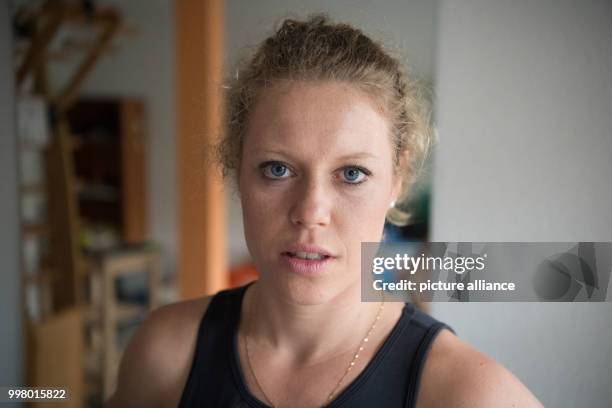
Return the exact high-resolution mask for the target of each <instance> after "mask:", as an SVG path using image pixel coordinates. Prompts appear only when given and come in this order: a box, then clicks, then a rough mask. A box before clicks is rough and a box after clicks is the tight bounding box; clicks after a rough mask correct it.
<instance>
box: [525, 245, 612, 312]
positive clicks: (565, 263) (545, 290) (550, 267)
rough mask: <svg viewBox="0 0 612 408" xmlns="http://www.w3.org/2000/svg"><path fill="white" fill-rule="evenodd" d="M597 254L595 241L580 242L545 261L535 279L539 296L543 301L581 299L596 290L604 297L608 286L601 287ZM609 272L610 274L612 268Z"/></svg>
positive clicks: (585, 299)
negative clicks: (594, 245)
mask: <svg viewBox="0 0 612 408" xmlns="http://www.w3.org/2000/svg"><path fill="white" fill-rule="evenodd" d="M595 254H596V251H595V250H594V247H593V243H592V242H581V243H579V244H577V245H576V246H575V247H573V248H572V249H571V250H569V251H567V252H564V253H560V254H557V255H555V256H552V257H550V258H548V259H546V260H544V261H542V262H541V263H540V265H539V266H538V268H537V270H536V272H535V275H534V279H533V287H534V289H535V292H536V294H537V296H538V298H539V299H540V300H542V301H555V302H580V301H588V300H591V299H593V297H594V295H595V293H596V292H597V293H598V296H600V297H603V298H604V299H605V297H606V292H607V288H605V287H600V286H601V284H600V278H601V277H600V276H599V275H598V273H597V272H598V271H597V267H596V265H597V263H596V260H597V259H596V255H595ZM607 273H608V277H609V274H610V271H607ZM602 291H603V292H602Z"/></svg>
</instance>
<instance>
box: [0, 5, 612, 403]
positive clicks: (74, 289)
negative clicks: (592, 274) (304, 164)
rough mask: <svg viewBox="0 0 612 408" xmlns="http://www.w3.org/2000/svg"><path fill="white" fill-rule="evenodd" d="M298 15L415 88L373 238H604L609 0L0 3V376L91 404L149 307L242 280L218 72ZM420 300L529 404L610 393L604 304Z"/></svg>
mask: <svg viewBox="0 0 612 408" xmlns="http://www.w3.org/2000/svg"><path fill="white" fill-rule="evenodd" d="M312 12H327V13H328V14H329V15H330V16H331V17H332V18H333V19H334V20H336V21H347V22H350V23H353V24H354V25H356V26H357V27H360V28H362V29H363V30H364V31H366V32H367V33H368V34H369V35H371V36H372V37H373V38H376V39H379V40H381V41H382V42H383V43H384V44H385V45H387V46H388V47H389V48H390V49H391V50H394V51H395V54H396V55H398V56H399V57H400V58H401V59H402V60H403V61H404V62H405V63H406V64H407V67H408V68H409V70H410V71H411V72H412V73H413V75H414V76H415V77H416V78H418V79H419V80H420V82H421V83H422V85H423V89H424V90H425V92H426V95H428V96H429V99H430V102H431V103H432V104H433V110H434V118H435V123H436V127H437V129H438V133H439V144H438V147H437V149H436V151H435V154H434V156H433V157H432V158H431V160H430V161H429V162H428V165H427V166H426V168H425V171H424V172H423V175H422V177H421V179H420V180H419V181H418V183H417V187H416V188H415V190H414V194H413V198H412V201H411V202H410V203H408V206H409V208H410V209H411V210H412V211H413V213H414V214H415V217H414V221H413V223H412V224H411V225H410V226H408V227H406V228H402V229H397V228H395V229H394V228H391V227H390V226H389V228H388V230H387V235H386V236H387V237H388V239H392V240H431V241H455V242H456V241H475V242H485V241H487V242H490V241H502V242H504V241H521V242H532V241H544V242H566V241H568V242H569V241H612V161H611V160H612V130H611V129H612V115H610V113H611V112H612V52H610V44H612V24H610V22H612V3H611V2H609V1H607V0H588V1H576V0H574V1H572V0H560V1H558V0H540V1H537V2H529V1H517V2H504V1H491V0H466V1H462V2H455V1H450V0H448V1H447V0H439V1H433V0H409V1H399V0H383V1H378V2H373V1H366V0H351V1H349V0H336V1H323V0H309V1H306V2H305V1H298V0H285V1H280V0H258V1H247V0H206V1H201V0H126V1H119V0H95V1H94V0H0V28H1V32H0V146H1V147H0V180H1V183H0V197H1V201H0V226H1V228H0V259H1V262H2V265H1V267H0V268H1V272H0V321H1V322H2V325H0V387H2V386H5V387H8V386H45V387H49V386H57V387H66V388H68V389H69V392H70V395H71V398H70V400H69V401H66V403H65V405H64V406H75V407H76V406H78V407H81V406H83V407H98V406H101V405H102V402H103V400H104V399H105V398H107V397H108V396H109V395H110V394H111V393H112V392H113V390H114V387H115V381H116V376H117V369H118V363H119V361H120V359H121V355H122V351H123V349H124V347H125V345H126V344H127V342H128V341H129V339H130V337H131V336H132V334H133V333H134V331H135V330H136V329H137V328H138V326H139V324H140V323H141V322H142V321H143V319H144V318H145V316H146V314H147V313H148V311H150V310H152V309H154V308H157V307H159V306H161V305H163V304H167V303H171V302H175V301H179V300H184V299H191V298H195V297H201V296H204V295H209V294H214V293H216V292H217V291H219V290H221V289H224V288H228V287H233V286H238V285H242V284H244V283H246V282H248V281H250V280H253V279H256V278H257V272H256V271H255V269H254V267H253V266H252V265H251V262H250V259H249V254H248V251H247V249H246V244H245V241H244V237H243V229H242V215H241V210H240V205H239V199H238V197H237V194H236V193H235V191H234V190H233V186H232V185H231V183H227V182H223V181H222V180H221V178H220V177H219V172H218V170H217V169H216V168H215V166H214V163H213V162H212V160H211V152H210V146H211V145H212V144H214V142H215V141H216V140H217V137H218V136H219V134H220V133H221V132H222V131H223V120H222V117H223V92H222V91H223V84H224V78H225V77H227V76H229V75H233V72H234V71H233V69H234V67H235V65H236V63H237V62H238V61H239V60H240V59H241V58H242V57H245V56H248V55H249V53H250V52H251V51H252V50H253V49H254V47H255V46H256V45H257V44H258V42H259V41H260V40H262V39H263V38H264V37H265V36H266V35H267V34H269V33H270V31H271V30H272V29H273V27H275V25H276V24H277V23H278V22H280V21H281V20H282V19H283V18H286V17H305V16H306V15H308V14H309V13H312ZM423 307H425V308H426V309H427V310H428V311H429V312H430V313H432V314H433V315H434V316H435V317H437V318H438V319H440V320H443V321H445V322H447V323H448V324H449V325H450V326H451V327H453V328H454V329H455V330H456V332H457V334H458V335H459V336H461V337H462V338H464V340H466V341H468V342H469V343H471V344H473V345H474V346H475V347H476V348H478V349H480V350H482V351H483V352H485V353H487V354H489V355H491V356H492V357H494V358H495V359H497V360H498V361H499V362H500V363H502V364H503V365H505V366H506V367H508V368H509V369H510V370H511V371H512V372H513V373H514V374H515V375H516V376H517V377H519V378H520V379H521V380H522V381H523V382H524V383H525V384H526V385H527V386H528V387H529V388H530V389H531V390H532V391H533V393H534V394H535V395H536V396H537V397H538V398H539V399H540V400H541V401H542V402H543V404H544V405H545V406H554V407H576V406H588V407H609V406H612V387H610V378H612V307H611V305H610V304H609V303H595V304H586V303H585V304H577V303H552V304H543V303H489V304H484V303H480V304H458V303H448V304H432V305H424V306H423ZM58 406H59V405H58Z"/></svg>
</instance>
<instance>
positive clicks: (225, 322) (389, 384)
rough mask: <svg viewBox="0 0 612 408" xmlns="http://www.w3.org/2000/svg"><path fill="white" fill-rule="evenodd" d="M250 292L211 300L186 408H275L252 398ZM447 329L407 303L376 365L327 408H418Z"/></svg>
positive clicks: (231, 292)
mask: <svg viewBox="0 0 612 408" xmlns="http://www.w3.org/2000/svg"><path fill="white" fill-rule="evenodd" d="M247 287H248V285H245V286H242V287H239V288H235V289H229V290H224V291H221V292H219V293H217V294H216V295H215V296H214V297H213V298H212V299H211V301H210V304H209V306H208V309H207V310H206V313H205V314H204V316H203V318H202V321H201V323H200V327H199V329H198V335H197V336H198V337H197V340H196V349H195V355H194V359H193V363H192V366H191V371H190V372H189V377H188V379H187V383H186V385H185V389H184V390H183V395H182V396H181V400H180V404H179V407H180V408H187V407H189V408H192V407H251V408H269V407H268V405H266V404H264V403H263V402H261V401H260V400H258V399H257V398H256V397H255V396H253V395H252V394H251V393H250V391H249V390H248V388H247V386H246V382H245V379H244V375H243V373H242V369H241V367H240V363H239V357H238V351H237V350H238V348H237V333H238V325H239V323H240V310H241V304H242V298H243V295H244V292H245V291H246V288H247ZM442 328H447V329H449V330H451V331H452V329H450V328H449V327H448V326H446V325H445V324H444V323H441V322H439V321H437V320H435V319H433V318H432V317H430V316H428V315H427V314H425V313H423V312H421V311H419V310H417V309H416V308H415V307H414V306H413V305H411V304H410V303H406V304H405V305H404V308H403V310H402V315H401V317H400V319H399V320H398V322H397V323H396V325H395V326H394V328H393V329H392V330H391V333H390V334H389V336H388V337H387V339H386V340H385V341H384V342H383V344H382V346H381V348H380V349H379V350H378V352H377V353H376V354H375V355H374V357H373V358H372V360H370V362H369V363H368V365H367V366H366V367H365V369H364V370H363V371H362V372H361V373H360V374H359V375H358V376H357V378H356V379H355V380H354V381H353V382H352V383H351V384H349V385H348V386H347V387H346V388H345V389H344V391H342V392H341V393H340V394H339V395H338V396H337V397H336V398H335V399H334V400H333V401H332V402H331V403H330V404H329V405H327V408H336V407H343V408H345V407H358V408H359V407H385V408H396V407H397V408H400V407H402V408H404V407H414V406H415V404H416V396H417V390H418V386H419V381H420V377H421V372H422V371H423V366H424V363H425V358H426V356H427V352H428V350H429V348H430V345H431V343H432V342H433V340H434V338H435V337H436V335H437V334H438V333H439V332H440V330H441V329H442Z"/></svg>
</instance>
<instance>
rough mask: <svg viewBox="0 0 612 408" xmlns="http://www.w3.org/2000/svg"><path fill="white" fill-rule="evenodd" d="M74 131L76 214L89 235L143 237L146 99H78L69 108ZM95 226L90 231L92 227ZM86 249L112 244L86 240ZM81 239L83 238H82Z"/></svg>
mask: <svg viewBox="0 0 612 408" xmlns="http://www.w3.org/2000/svg"><path fill="white" fill-rule="evenodd" d="M67 121H68V124H69V126H70V132H71V134H72V135H73V143H74V144H75V145H76V146H77V147H76V148H75V149H74V178H75V184H76V186H75V188H76V192H77V203H78V208H79V211H78V215H79V218H80V220H81V223H82V224H83V229H84V230H86V231H89V233H90V234H95V233H96V230H95V229H96V228H106V230H107V231H111V233H114V234H115V240H116V241H117V242H116V243H119V242H120V243H122V244H128V245H130V244H139V243H142V242H144V241H145V240H146V239H147V232H148V231H147V210H146V178H145V166H146V163H145V150H146V147H145V146H146V137H145V134H146V127H145V106H144V103H143V102H142V101H141V100H139V99H135V98H127V99H125V98H122V99H119V98H92V97H90V98H80V99H79V100H77V101H76V103H75V104H74V105H73V106H72V108H71V109H70V110H69V111H68V112H67ZM92 229H93V230H92ZM81 238H82V244H83V246H84V247H85V248H86V249H91V250H94V251H95V250H100V249H106V248H104V246H107V247H109V246H113V243H111V242H107V243H106V245H105V244H104V243H96V242H88V238H90V239H93V237H91V236H89V237H88V236H83V235H82V237H81ZM83 241H85V242H83Z"/></svg>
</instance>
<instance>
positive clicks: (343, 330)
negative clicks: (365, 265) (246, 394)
mask: <svg viewBox="0 0 612 408" xmlns="http://www.w3.org/2000/svg"><path fill="white" fill-rule="evenodd" d="M271 290H272V289H271V288H268V287H266V285H265V284H263V283H261V282H257V283H255V284H253V285H252V286H251V287H250V288H249V290H247V292H246V294H245V299H244V302H243V307H242V316H244V319H243V321H244V320H246V323H245V326H246V327H244V329H246V332H247V333H248V336H249V338H251V339H252V340H253V341H254V342H256V343H257V344H260V345H261V346H265V347H269V348H272V349H274V350H275V352H276V353H279V354H285V355H287V356H289V358H291V359H292V360H294V361H296V362H300V363H309V362H315V361H321V360H324V359H326V358H328V357H331V356H334V355H337V354H338V353H344V352H351V353H352V352H354V346H355V344H357V342H359V340H361V339H362V338H363V336H364V335H365V333H367V331H368V329H369V328H370V327H371V326H372V324H373V322H374V319H375V317H376V315H377V314H378V311H379V308H380V303H379V302H375V303H371V302H361V299H360V289H359V282H357V283H356V284H355V285H354V287H349V288H347V290H345V291H344V292H343V293H340V294H338V295H337V296H335V297H334V298H333V299H331V300H330V301H328V302H324V303H321V304H316V305H301V304H296V303H294V302H291V301H288V300H285V299H282V298H280V297H278V296H274V295H273V294H272V293H271Z"/></svg>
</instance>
